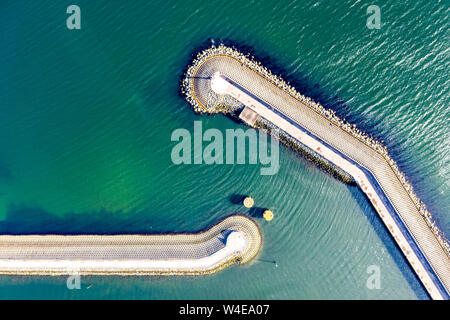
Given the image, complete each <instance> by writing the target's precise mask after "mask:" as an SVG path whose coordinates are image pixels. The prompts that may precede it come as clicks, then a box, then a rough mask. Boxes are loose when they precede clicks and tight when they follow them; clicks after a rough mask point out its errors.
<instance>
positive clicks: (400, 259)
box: [347, 186, 430, 299]
mask: <svg viewBox="0 0 450 320" xmlns="http://www.w3.org/2000/svg"><path fill="white" fill-rule="evenodd" d="M347 188H348V189H349V190H350V192H351V194H352V196H353V198H354V199H355V200H356V202H357V204H358V206H359V207H360V208H361V210H362V212H363V213H364V215H365V217H366V218H367V220H368V221H369V223H370V224H371V226H372V228H373V229H374V231H375V233H376V234H377V235H378V237H379V238H380V240H381V241H382V243H383V245H384V247H385V248H386V250H387V252H388V253H389V255H390V256H391V257H392V258H393V260H394V261H395V263H396V264H397V267H398V268H399V269H400V272H401V273H402V275H403V276H404V277H405V279H406V281H407V282H408V284H409V286H410V287H411V289H412V290H413V291H414V293H415V294H416V296H417V297H418V298H419V299H430V297H429V295H428V293H427V291H426V290H425V288H424V287H423V285H422V283H421V282H420V280H419V278H418V277H417V275H416V273H415V272H414V270H413V269H412V268H411V266H410V264H409V263H408V262H407V261H406V258H405V256H404V255H403V253H402V252H401V250H400V248H399V247H398V246H397V243H396V242H395V241H394V239H393V238H392V236H391V234H390V233H389V231H388V230H387V228H386V226H385V225H384V223H383V221H382V220H381V218H380V217H379V216H378V214H377V212H376V211H375V209H374V208H373V206H372V205H371V204H370V200H369V198H368V197H367V196H366V194H365V193H364V192H362V191H361V189H360V188H359V187H357V186H347Z"/></svg>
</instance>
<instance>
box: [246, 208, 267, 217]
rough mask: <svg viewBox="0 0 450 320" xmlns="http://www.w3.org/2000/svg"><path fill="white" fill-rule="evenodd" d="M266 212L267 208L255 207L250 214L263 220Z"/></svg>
mask: <svg viewBox="0 0 450 320" xmlns="http://www.w3.org/2000/svg"><path fill="white" fill-rule="evenodd" d="M265 210H266V208H261V207H253V208H251V209H250V211H249V214H250V216H252V217H253V218H262V217H263V213H264V211H265Z"/></svg>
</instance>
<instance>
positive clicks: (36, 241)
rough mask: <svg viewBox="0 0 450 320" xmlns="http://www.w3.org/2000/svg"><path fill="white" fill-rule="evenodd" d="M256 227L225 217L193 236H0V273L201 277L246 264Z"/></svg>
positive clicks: (256, 245)
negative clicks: (228, 267)
mask: <svg viewBox="0 0 450 320" xmlns="http://www.w3.org/2000/svg"><path fill="white" fill-rule="evenodd" d="M261 245H262V238H261V232H260V229H259V227H258V225H257V224H256V223H255V222H254V221H253V220H252V219H250V218H249V217H246V216H243V215H232V216H229V217H227V218H225V219H223V220H221V221H220V222H218V223H217V224H215V225H213V226H212V227H210V228H208V229H206V230H204V231H201V232H198V233H185V234H165V235H73V236H72V235H0V274H11V275H66V274H84V275H204V274H210V273H215V272H218V271H220V270H222V269H224V268H225V267H227V266H230V265H232V264H235V263H239V264H243V263H247V262H249V261H251V260H252V259H253V258H254V257H255V256H256V255H257V254H258V252H259V250H260V248H261Z"/></svg>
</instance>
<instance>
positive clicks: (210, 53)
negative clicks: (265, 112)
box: [181, 45, 450, 257]
mask: <svg viewBox="0 0 450 320" xmlns="http://www.w3.org/2000/svg"><path fill="white" fill-rule="evenodd" d="M217 55H227V56H230V57H233V58H235V59H236V60H238V61H239V62H240V63H242V64H243V65H245V66H246V67H248V68H250V69H252V70H254V71H256V72H257V73H259V74H260V75H261V76H263V77H264V78H265V79H267V80H268V81H269V82H271V83H272V84H274V85H276V86H277V87H279V88H280V89H282V90H284V91H285V92H287V93H289V94H290V95H291V96H292V97H294V98H295V99H297V100H299V101H301V102H303V103H304V104H306V105H307V106H308V107H310V108H311V109H313V110H314V111H316V112H318V113H319V114H320V115H322V116H323V117H325V118H326V119H327V120H329V121H330V122H331V123H333V124H334V125H336V126H338V127H339V128H341V129H342V130H344V131H346V132H347V133H349V134H351V135H352V136H353V137H355V138H357V139H358V140H360V141H362V142H363V143H364V144H366V145H367V146H369V147H370V148H372V149H373V150H375V151H376V152H377V153H379V154H380V155H381V156H382V157H383V158H384V159H385V160H386V162H387V163H388V164H389V165H390V166H391V168H392V170H393V172H394V173H395V174H396V176H397V177H398V179H399V181H400V182H401V183H402V185H403V187H404V188H405V190H406V191H407V192H408V194H409V196H410V197H411V199H412V200H413V202H414V204H415V205H416V207H417V209H418V210H419V212H420V214H421V215H422V216H423V218H424V220H425V221H426V223H427V224H428V226H429V227H430V229H431V230H432V231H433V233H434V234H435V236H436V237H437V238H438V240H439V242H440V244H441V245H442V247H443V248H444V249H445V251H446V253H447V255H448V256H449V257H450V244H449V242H448V240H447V239H446V238H445V237H444V234H443V232H442V231H441V230H440V229H439V228H438V227H437V225H436V223H435V221H434V220H433V218H432V215H431V213H430V212H429V211H428V210H427V208H426V206H425V204H424V203H423V202H422V201H421V200H420V199H419V197H417V195H416V194H415V193H414V190H413V187H412V185H411V184H410V183H409V181H408V180H407V178H406V176H405V175H404V173H403V172H401V171H400V169H399V168H398V166H397V163H396V162H395V161H394V159H392V157H391V156H390V154H389V152H388V150H387V148H386V147H385V146H384V145H383V144H382V143H381V142H379V141H377V140H375V139H373V138H372V137H370V136H368V135H367V134H366V133H365V132H363V131H361V130H360V129H358V128H357V127H356V125H355V124H350V123H348V122H346V121H345V120H342V119H341V118H339V117H338V116H337V115H336V113H335V112H334V111H333V110H331V109H326V108H325V107H323V106H322V105H321V104H320V103H317V102H315V101H313V100H312V99H311V98H309V97H306V96H304V95H302V94H301V93H300V92H298V91H297V90H296V89H295V88H294V87H292V86H291V85H290V84H289V83H287V82H285V81H284V80H283V79H282V78H281V77H280V76H277V75H274V74H272V72H271V71H270V70H268V69H267V68H266V67H264V66H263V65H261V63H260V62H259V61H255V60H254V59H255V57H254V56H250V55H244V54H242V53H241V52H239V51H237V50H236V49H234V48H230V47H227V46H223V45H221V46H218V47H215V46H212V47H210V48H208V49H206V50H203V51H202V52H199V53H198V54H197V56H196V58H195V59H194V60H193V61H192V63H191V65H190V66H189V67H188V69H187V71H186V73H185V76H184V78H183V80H182V83H181V91H182V93H183V94H184V95H185V97H186V100H187V101H188V102H189V103H190V105H191V106H192V108H193V109H194V111H195V112H197V113H200V114H203V113H208V114H214V113H233V112H236V111H237V110H238V109H239V108H242V105H241V104H239V103H238V102H236V101H233V99H230V100H231V101H233V102H232V103H231V104H226V103H224V102H222V103H220V102H219V103H217V104H216V105H211V104H209V105H205V104H204V103H202V102H201V101H199V100H198V98H197V96H196V95H195V93H194V90H193V89H194V88H193V77H194V75H195V73H196V70H197V69H198V67H199V66H200V65H201V64H202V63H203V62H204V61H205V60H207V59H209V58H210V57H214V56H217ZM211 94H212V93H210V95H211ZM213 98H214V97H213ZM344 181H345V180H344Z"/></svg>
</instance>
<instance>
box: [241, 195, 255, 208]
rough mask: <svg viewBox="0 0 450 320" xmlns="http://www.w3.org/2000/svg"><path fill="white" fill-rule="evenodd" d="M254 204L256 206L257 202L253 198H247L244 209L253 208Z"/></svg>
mask: <svg viewBox="0 0 450 320" xmlns="http://www.w3.org/2000/svg"><path fill="white" fill-rule="evenodd" d="M253 204H255V201H253V198H252V197H246V198H245V199H244V207H246V208H251V207H253Z"/></svg>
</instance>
